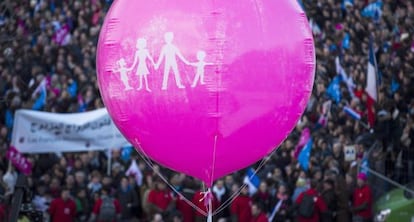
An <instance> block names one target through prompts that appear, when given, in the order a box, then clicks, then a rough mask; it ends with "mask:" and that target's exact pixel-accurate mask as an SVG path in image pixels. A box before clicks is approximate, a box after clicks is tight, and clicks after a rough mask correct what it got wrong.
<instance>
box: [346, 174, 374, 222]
mask: <svg viewBox="0 0 414 222" xmlns="http://www.w3.org/2000/svg"><path fill="white" fill-rule="evenodd" d="M366 181H367V176H366V175H365V174H364V173H360V174H358V179H357V186H358V187H357V188H355V190H354V194H353V205H352V208H351V212H352V213H353V217H354V221H364V222H365V221H371V220H372V217H373V214H372V202H373V200H372V199H373V198H372V191H371V188H370V187H369V186H368V184H366Z"/></svg>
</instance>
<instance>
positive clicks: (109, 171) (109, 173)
mask: <svg viewBox="0 0 414 222" xmlns="http://www.w3.org/2000/svg"><path fill="white" fill-rule="evenodd" d="M107 165H108V166H107V169H106V174H107V175H108V176H111V165H112V152H111V148H108V164H107Z"/></svg>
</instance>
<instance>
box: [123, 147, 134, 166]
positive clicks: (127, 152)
mask: <svg viewBox="0 0 414 222" xmlns="http://www.w3.org/2000/svg"><path fill="white" fill-rule="evenodd" d="M132 149H133V148H132V147H131V146H125V147H122V151H121V159H122V160H123V161H124V162H127V161H128V160H130V159H131V153H132Z"/></svg>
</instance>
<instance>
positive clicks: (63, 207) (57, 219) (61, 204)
mask: <svg viewBox="0 0 414 222" xmlns="http://www.w3.org/2000/svg"><path fill="white" fill-rule="evenodd" d="M49 215H50V218H51V221H52V222H73V221H75V218H76V204H75V201H73V200H72V199H70V194H69V189H67V188H63V189H62V191H61V194H60V197H58V198H56V199H54V200H53V201H52V203H50V207H49Z"/></svg>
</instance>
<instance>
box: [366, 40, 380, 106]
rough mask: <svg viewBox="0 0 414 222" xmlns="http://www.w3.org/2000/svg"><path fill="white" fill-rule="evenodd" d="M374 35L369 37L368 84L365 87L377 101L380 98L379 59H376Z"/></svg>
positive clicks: (369, 94)
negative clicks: (378, 84)
mask: <svg viewBox="0 0 414 222" xmlns="http://www.w3.org/2000/svg"><path fill="white" fill-rule="evenodd" d="M373 41H374V40H373V38H372V36H371V37H370V39H369V55H368V57H369V59H368V69H367V86H366V88H365V91H366V93H367V94H368V96H369V97H370V98H371V99H372V100H374V101H375V102H376V101H377V99H378V88H377V72H378V69H377V61H376V59H375V52H374V43H373Z"/></svg>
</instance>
